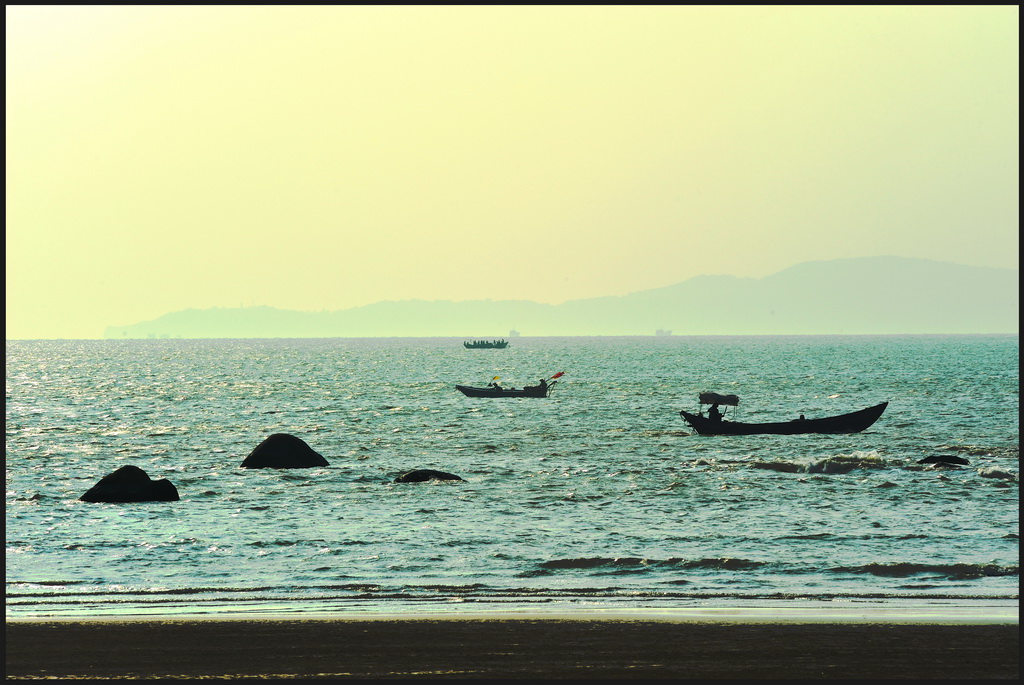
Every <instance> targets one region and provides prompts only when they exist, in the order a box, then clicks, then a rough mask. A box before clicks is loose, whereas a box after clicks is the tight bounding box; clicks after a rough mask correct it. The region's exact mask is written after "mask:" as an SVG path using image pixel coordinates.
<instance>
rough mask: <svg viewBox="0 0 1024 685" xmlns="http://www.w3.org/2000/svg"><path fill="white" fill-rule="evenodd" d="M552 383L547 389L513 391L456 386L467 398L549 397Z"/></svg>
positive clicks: (533, 388) (519, 389) (518, 389)
mask: <svg viewBox="0 0 1024 685" xmlns="http://www.w3.org/2000/svg"><path fill="white" fill-rule="evenodd" d="M552 385H554V383H551V384H550V385H548V387H546V388H538V387H532V388H517V389H515V390H512V389H495V388H474V387H473V386H471V385H456V386H455V389H456V390H458V391H459V392H461V393H462V394H463V395H465V396H466V397H547V396H548V390H550V389H551V386H552Z"/></svg>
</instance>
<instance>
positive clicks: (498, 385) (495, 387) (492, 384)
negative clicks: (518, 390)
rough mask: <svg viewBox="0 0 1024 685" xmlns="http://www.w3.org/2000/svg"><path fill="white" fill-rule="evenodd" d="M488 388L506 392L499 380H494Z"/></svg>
mask: <svg viewBox="0 0 1024 685" xmlns="http://www.w3.org/2000/svg"><path fill="white" fill-rule="evenodd" d="M487 387H488V388H494V389H495V390H504V389H505V388H503V387H501V383H499V382H498V380H497V379H494V380H493V381H491V382H490V383H488V384H487Z"/></svg>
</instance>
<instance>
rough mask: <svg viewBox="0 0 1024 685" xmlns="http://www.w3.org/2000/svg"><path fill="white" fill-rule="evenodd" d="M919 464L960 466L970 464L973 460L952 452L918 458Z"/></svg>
mask: <svg viewBox="0 0 1024 685" xmlns="http://www.w3.org/2000/svg"><path fill="white" fill-rule="evenodd" d="M917 463H918V464H957V465H959V466H970V465H971V462H969V461H967V460H966V459H964V458H963V457H957V456H953V455H952V454H936V455H934V456H931V457H925V458H924V459H918V460H917Z"/></svg>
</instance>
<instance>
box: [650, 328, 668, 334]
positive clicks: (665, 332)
mask: <svg viewBox="0 0 1024 685" xmlns="http://www.w3.org/2000/svg"><path fill="white" fill-rule="evenodd" d="M654 334H655V335H672V331H666V330H663V329H661V328H659V329H658V330H656V331H655V332H654Z"/></svg>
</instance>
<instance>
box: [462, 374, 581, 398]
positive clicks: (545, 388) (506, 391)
mask: <svg viewBox="0 0 1024 685" xmlns="http://www.w3.org/2000/svg"><path fill="white" fill-rule="evenodd" d="M564 375H565V371H559V372H558V373H556V374H555V375H554V376H552V377H551V378H548V379H547V380H543V381H541V382H540V383H538V384H537V385H527V386H526V387H525V388H503V387H501V386H500V385H495V382H496V381H497V380H498V378H499V377H498V376H495V377H494V380H493V381H491V384H490V385H488V386H487V387H486V388H476V387H473V386H472V385H456V386H455V389H456V390H458V391H459V392H461V393H462V394H463V395H465V396H466V397H547V396H548V393H549V392H551V388H553V387H555V383H557V382H558V381H557V380H555V379H556V378H561V377H562V376H564Z"/></svg>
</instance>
